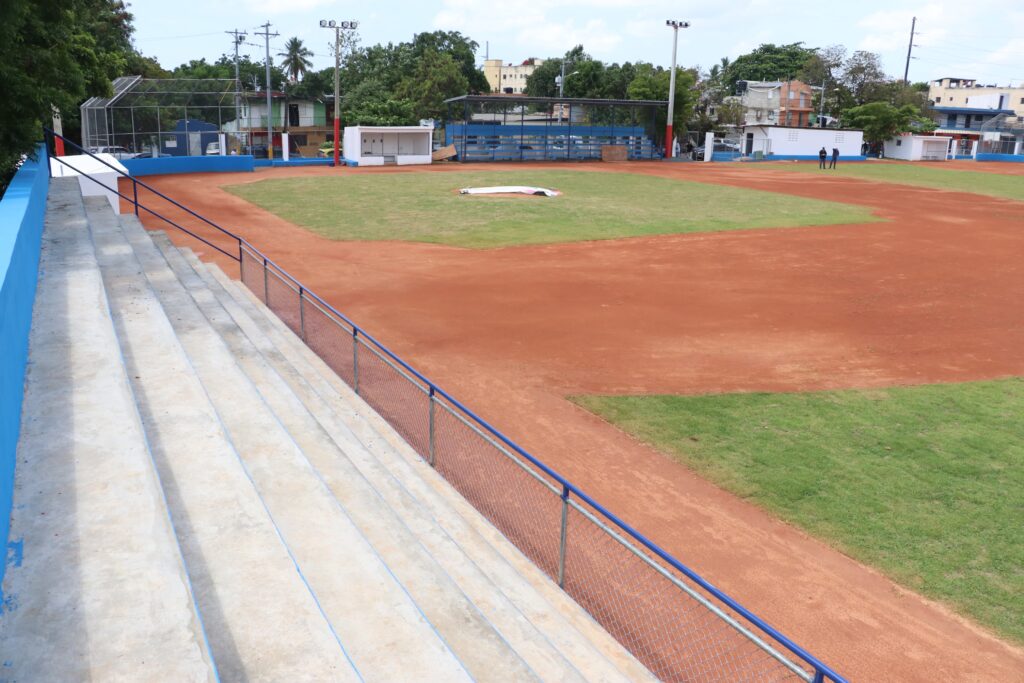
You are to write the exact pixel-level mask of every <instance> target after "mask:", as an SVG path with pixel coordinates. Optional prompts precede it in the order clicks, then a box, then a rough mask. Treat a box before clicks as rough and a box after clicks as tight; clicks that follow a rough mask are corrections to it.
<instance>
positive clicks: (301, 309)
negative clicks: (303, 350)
mask: <svg viewBox="0 0 1024 683" xmlns="http://www.w3.org/2000/svg"><path fill="white" fill-rule="evenodd" d="M305 292H306V290H305V289H304V288H303V287H302V285H299V329H300V330H302V341H306V309H305V307H304V306H303V305H302V301H303V299H305V298H306V297H305V296H303V295H304V294H305Z"/></svg>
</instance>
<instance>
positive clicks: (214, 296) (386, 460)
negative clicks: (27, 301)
mask: <svg viewBox="0 0 1024 683" xmlns="http://www.w3.org/2000/svg"><path fill="white" fill-rule="evenodd" d="M29 354H30V355H29V360H30V365H29V368H28V372H27V378H26V385H25V398H24V408H23V423H22V433H21V439H20V442H19V446H18V469H17V475H16V480H15V493H14V513H13V515H12V527H11V537H12V538H18V539H21V542H22V546H21V548H22V550H21V557H20V563H18V564H15V565H12V566H11V567H9V568H8V570H7V574H6V576H5V578H4V584H3V595H4V613H3V615H2V617H0V650H2V652H0V660H2V661H3V666H4V669H3V676H2V678H4V679H7V680H25V681H27V680H55V681H56V680H61V681H63V680H67V681H73V680H103V681H106V680H147V681H148V680H153V681H156V680H168V681H170V680H173V681H200V680H211V681H212V680H218V679H220V680H230V681H236V680H252V681H283V680H288V681H320V680H360V679H365V680H382V681H383V680H386V681H396V680H402V681H413V680H422V681H427V680H444V681H457V680H494V681H498V680H501V681H507V680H559V681H563V680H602V681H614V680H645V679H651V678H652V677H651V674H650V673H649V672H648V671H647V670H646V669H645V668H644V667H643V666H642V665H641V664H639V663H638V662H637V661H636V660H635V659H634V658H633V656H632V655H630V654H629V653H628V652H627V651H626V650H625V649H623V648H622V647H621V646H620V645H619V644H618V643H617V642H616V641H615V640H614V639H613V638H612V637H611V636H610V635H608V633H607V632H605V631H604V630H603V629H602V628H601V627H600V626H599V625H598V624H597V623H596V622H595V621H594V620H593V619H592V618H591V617H590V616H589V615H588V614H587V613H586V612H585V611H584V610H583V609H582V608H580V607H579V606H578V605H577V604H576V603H575V602H573V601H572V600H571V599H570V598H569V597H568V596H566V595H565V594H564V593H563V592H562V591H561V590H560V589H559V588H558V587H557V586H556V585H555V584H553V583H552V582H551V581H550V580H549V579H548V578H547V577H546V576H545V575H544V574H543V573H542V572H541V570H540V569H538V568H537V567H535V566H534V565H533V564H532V563H531V562H530V561H529V560H528V559H527V558H526V557H525V556H523V555H522V553H521V552H520V551H519V550H517V549H516V548H515V547H514V546H513V545H512V544H511V543H509V542H508V541H507V540H506V539H505V538H504V537H502V536H501V534H500V533H499V532H498V531H497V530H496V529H495V528H494V527H493V526H491V524H490V523H489V522H487V521H486V520H485V519H484V518H483V517H482V516H481V515H480V514H479V513H477V512H476V511H475V510H474V509H473V508H472V507H471V506H470V505H469V504H468V503H467V502H466V501H465V500H463V499H462V498H461V497H460V496H459V495H458V493H457V492H456V491H455V490H454V489H452V488H451V486H450V485H449V484H447V483H446V482H445V481H444V480H443V479H442V478H441V477H440V476H439V475H438V474H437V473H436V472H435V471H434V470H433V469H431V468H430V467H429V466H428V465H427V464H426V463H425V462H424V461H423V460H422V459H421V458H420V457H419V456H418V455H417V454H416V453H415V452H414V451H413V450H412V449H411V448H410V447H409V446H408V445H407V444H405V443H404V442H403V441H402V440H401V438H400V437H399V436H398V434H397V433H396V432H394V430H393V429H391V428H390V427H389V426H388V425H387V424H386V423H385V422H384V421H383V420H382V419H381V418H380V417H379V416H378V415H376V414H375V413H374V412H373V410H372V409H371V408H370V407H369V406H367V405H366V404H365V403H364V402H363V401H362V400H361V399H360V398H359V397H358V396H356V395H355V394H354V393H353V392H352V391H351V390H350V389H349V388H348V387H347V385H345V384H344V383H343V382H342V381H341V380H340V379H339V378H338V377H337V376H336V375H334V374H333V373H332V372H331V371H330V369H329V368H327V366H326V365H325V364H324V363H323V362H322V361H321V360H320V359H319V358H318V357H317V356H316V355H315V354H313V353H312V352H311V351H310V350H309V349H308V348H307V347H305V345H303V344H302V342H301V341H300V340H299V339H298V338H297V337H295V335H294V334H293V333H292V332H291V331H290V330H289V329H288V328H287V327H286V326H285V325H284V324H283V323H281V321H280V320H278V319H277V318H276V317H275V316H274V315H273V314H272V313H271V312H270V311H269V310H268V309H266V308H265V307H264V306H263V304H261V303H260V302H259V301H258V299H256V298H255V297H254V296H253V295H252V294H251V293H250V292H249V291H248V290H247V289H246V288H245V287H244V286H243V285H241V284H239V283H238V282H236V281H234V280H231V279H230V278H228V277H227V276H226V275H225V274H224V273H223V272H221V271H220V270H219V269H218V268H217V267H216V266H214V265H210V264H204V263H202V262H200V261H199V260H198V259H197V258H196V257H195V255H194V254H192V253H191V252H190V251H189V250H187V249H178V248H176V247H174V246H173V245H172V244H171V242H170V241H169V240H168V239H167V237H166V236H165V235H163V234H161V233H148V232H146V231H145V230H144V229H143V227H142V226H141V224H140V223H139V221H138V219H137V218H136V217H135V216H132V215H121V216H117V215H115V214H114V213H113V211H112V210H111V208H110V206H109V204H108V203H107V202H106V201H105V200H103V199H102V198H85V199H83V197H82V196H81V192H80V189H79V187H78V184H77V182H76V181H75V180H58V179H55V180H54V181H53V182H52V185H51V189H50V195H49V203H48V207H47V219H46V227H45V231H44V235H43V251H42V259H41V267H40V279H39V285H38V294H37V298H36V304H35V309H34V314H33V323H32V331H31V336H30V346H29Z"/></svg>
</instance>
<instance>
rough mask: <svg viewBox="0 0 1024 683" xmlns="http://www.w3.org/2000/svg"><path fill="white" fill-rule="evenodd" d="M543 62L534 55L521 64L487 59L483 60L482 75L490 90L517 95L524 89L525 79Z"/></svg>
mask: <svg viewBox="0 0 1024 683" xmlns="http://www.w3.org/2000/svg"><path fill="white" fill-rule="evenodd" d="M543 63H544V60H543V59H536V58H534V57H530V58H529V59H527V60H525V61H523V63H522V64H513V63H512V62H503V61H502V60H500V59H488V60H485V61H484V76H485V77H486V78H487V83H488V85H490V86H491V92H494V93H512V94H516V95H518V94H522V93H523V92H524V91H525V90H526V79H527V78H529V77H530V74H532V73H533V72H534V71H535V70H536V69H537V67H538V66H540V65H541V64H543Z"/></svg>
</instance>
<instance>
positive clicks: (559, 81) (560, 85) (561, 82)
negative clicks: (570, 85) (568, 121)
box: [556, 60, 579, 124]
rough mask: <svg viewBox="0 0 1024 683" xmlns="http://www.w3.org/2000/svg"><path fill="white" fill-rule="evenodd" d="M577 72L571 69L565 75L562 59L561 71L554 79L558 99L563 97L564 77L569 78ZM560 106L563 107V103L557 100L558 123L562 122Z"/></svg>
mask: <svg viewBox="0 0 1024 683" xmlns="http://www.w3.org/2000/svg"><path fill="white" fill-rule="evenodd" d="M569 64H572V62H569ZM578 73H579V71H573V72H572V73H571V74H569V75H568V76H566V75H565V61H564V60H563V61H562V73H561V75H560V76H558V78H557V79H556V80H557V83H556V85H557V86H558V99H562V98H563V97H565V79H567V78H569V76H575V75H576V74H578ZM562 107H563V104H562V103H561V102H559V103H558V123H559V124H561V123H562Z"/></svg>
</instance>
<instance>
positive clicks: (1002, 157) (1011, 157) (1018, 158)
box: [975, 154, 1024, 163]
mask: <svg viewBox="0 0 1024 683" xmlns="http://www.w3.org/2000/svg"><path fill="white" fill-rule="evenodd" d="M975 160H976V161H1011V162H1017V163H1024V154H979V155H978V156H977V157H976V159H975Z"/></svg>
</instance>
